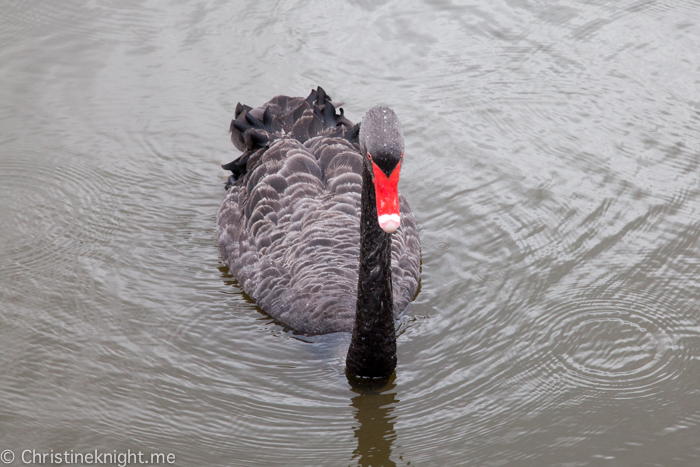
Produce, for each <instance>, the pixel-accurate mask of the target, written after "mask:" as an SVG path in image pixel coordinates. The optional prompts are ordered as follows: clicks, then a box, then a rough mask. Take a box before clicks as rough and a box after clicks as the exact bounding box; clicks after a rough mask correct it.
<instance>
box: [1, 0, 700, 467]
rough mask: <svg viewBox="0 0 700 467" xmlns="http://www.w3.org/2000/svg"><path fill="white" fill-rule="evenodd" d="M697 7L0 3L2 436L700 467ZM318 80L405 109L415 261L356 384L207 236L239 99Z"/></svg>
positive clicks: (433, 460)
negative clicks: (379, 345) (374, 384)
mask: <svg viewBox="0 0 700 467" xmlns="http://www.w3.org/2000/svg"><path fill="white" fill-rule="evenodd" d="M699 24H700V3H698V2H697V1H691V0H674V1H670V0H658V1H655V0H641V1H640V0H614V1H609V0H605V1H603V0H585V1H584V0H576V1H575V0H558V1H557V0H554V1H541V0H502V1H486V0H471V1H468V0H407V1H383V2H382V1H378V2H370V1H365V0H357V1H346V2H344V1H340V0H330V1H323V2H321V1H311V2H300V1H287V2H266V1H260V2H242V1H239V2H228V1H196V2H195V1H193V2H186V1H177V0H127V1H114V0H84V1H79V0H76V1H61V2H57V1H46V0H44V1H38V0H23V1H21V2H19V1H14V2H13V1H2V2H0V451H2V454H0V460H1V461H3V462H5V461H11V462H10V463H9V465H27V464H28V463H27V462H25V461H27V460H28V461H30V462H29V463H31V462H35V464H36V465H38V463H36V462H37V461H36V460H32V458H29V457H27V456H29V455H32V454H33V453H34V452H36V453H50V452H51V451H53V452H54V453H58V452H65V451H67V452H68V453H71V452H73V453H74V454H75V453H89V452H93V451H95V450H97V451H100V452H109V453H112V452H114V453H122V452H128V451H131V452H136V451H142V452H144V453H147V454H151V453H170V454H173V455H174V459H175V465H179V466H202V465H212V466H214V465H216V466H272V465H280V466H281V465H284V466H289V465H299V466H407V465H410V466H462V465H465V466H503V465H514V466H562V467H564V466H566V467H574V466H601V465H606V466H608V465H609V466H697V465H700V279H699V278H700V252H699V250H698V247H699V246H700V245H699V241H698V236H699V235H700V174H699V169H700V47H698V44H700V26H698V25H699ZM317 85H321V86H323V87H324V89H325V90H326V91H327V92H328V94H330V95H331V96H332V97H333V99H334V100H335V101H340V102H344V105H343V108H344V110H345V115H346V116H347V117H349V118H350V119H351V120H353V121H359V119H360V118H361V117H362V115H363V114H364V112H365V111H366V110H367V109H368V108H370V107H371V106H373V105H377V104H383V105H388V106H391V107H392V108H393V109H394V110H395V111H396V113H397V114H398V116H399V118H400V119H401V121H402V123H403V127H404V131H405V134H406V155H405V158H404V165H403V170H402V175H401V182H400V190H401V191H402V193H404V194H405V195H406V197H407V198H408V199H409V201H410V203H411V205H412V207H413V210H414V212H415V214H416V217H417V221H418V223H419V227H420V235H421V245H422V276H421V277H422V282H421V288H420V292H419V294H418V296H417V297H416V299H415V301H414V302H413V304H412V305H411V306H410V308H409V310H408V312H407V313H406V315H405V316H404V317H403V318H402V319H401V321H400V323H399V324H398V331H397V332H398V333H399V342H398V352H399V353H398V368H397V371H396V375H395V377H394V378H393V379H392V380H391V381H390V382H389V384H388V385H387V386H385V387H383V388H380V389H375V390H363V389H354V388H353V387H352V386H350V384H349V383H348V380H347V379H346V377H345V374H344V355H343V352H344V349H345V347H346V346H347V336H344V335H338V336H326V337H323V338H318V339H307V338H305V337H304V336H297V335H295V334H294V333H293V332H291V331H289V330H288V329H285V328H284V327H282V326H280V325H279V324H278V323H276V322H274V321H273V320H271V319H270V318H268V317H267V316H266V315H265V314H264V313H263V312H262V311H261V310H259V309H258V308H256V306H255V304H254V303H253V302H252V301H251V300H250V299H249V298H248V297H246V296H245V295H244V294H243V293H242V291H241V289H240V288H239V287H238V285H237V283H236V282H235V280H234V279H233V278H232V277H231V275H230V274H229V272H228V270H227V269H226V267H225V266H224V265H223V263H222V261H221V258H220V256H219V253H218V249H217V244H216V235H215V234H216V232H215V217H216V212H217V209H218V207H219V205H220V203H221V200H222V199H223V197H224V193H225V191H224V183H225V180H226V176H227V175H226V173H225V172H224V171H223V170H222V169H221V168H220V164H221V163H226V162H229V161H230V160H232V159H233V158H235V157H237V155H238V153H237V151H236V150H235V149H234V148H233V146H232V145H231V143H230V141H229V135H228V133H227V129H228V125H229V122H230V119H231V118H232V117H233V113H234V109H235V106H236V103H237V102H239V101H240V102H242V103H245V104H248V105H252V106H257V105H260V104H262V103H264V102H266V101H267V100H268V99H270V98H271V97H273V96H275V95H278V94H287V95H299V96H306V95H307V94H308V93H309V91H310V90H311V89H312V88H314V87H316V86H317ZM5 451H9V453H7V452H5ZM10 454H12V456H14V457H13V458H11V457H10ZM23 456H24V457H23ZM13 459H14V460H13ZM64 461H65V459H64ZM71 462H72V461H69V462H64V464H62V465H70V463H71ZM73 463H74V464H75V463H77V462H73ZM131 463H132V465H135V462H131Z"/></svg>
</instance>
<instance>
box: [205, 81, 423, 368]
mask: <svg viewBox="0 0 700 467" xmlns="http://www.w3.org/2000/svg"><path fill="white" fill-rule="evenodd" d="M339 112H340V113H339V114H338V113H336V107H335V106H334V105H333V103H332V101H331V98H330V97H329V96H328V95H327V94H326V93H325V92H324V90H323V89H322V88H321V87H319V88H318V89H317V90H313V91H311V94H310V95H309V96H308V97H307V98H306V99H304V98H303V97H288V96H277V97H275V98H274V99H272V100H270V101H269V102H268V103H266V104H264V105H263V106H262V107H258V108H255V109H253V108H251V107H248V106H244V105H241V104H240V103H239V104H238V105H237V107H236V111H235V118H234V120H233V121H232V122H231V127H230V131H231V140H232V141H233V144H234V145H235V146H236V147H237V148H238V149H240V150H241V151H243V154H242V155H241V156H240V157H239V158H238V159H236V160H235V161H233V162H231V163H229V164H226V165H223V166H222V167H223V168H224V169H226V170H230V171H231V172H232V175H231V176H230V177H229V183H228V186H229V187H230V188H229V189H228V192H227V194H226V197H225V199H224V201H223V203H222V204H221V208H220V209H219V213H218V216H217V236H218V240H219V249H220V251H221V256H222V257H223V260H224V262H225V263H226V265H227V266H228V268H229V270H230V271H231V273H232V274H233V276H234V277H235V278H236V279H237V280H238V282H239V283H240V285H241V286H242V288H243V290H244V291H245V292H246V293H247V294H248V295H249V296H250V297H252V298H253V299H254V300H255V302H256V303H257V304H258V305H259V306H260V307H261V308H262V309H263V310H264V311H265V312H266V313H267V314H269V315H270V316H272V317H273V318H275V319H277V320H279V321H281V322H282V323H284V324H285V325H287V326H289V327H290V328H292V329H294V330H296V331H298V332H301V333H304V334H309V335H314V334H325V333H331V332H339V331H346V332H352V339H351V343H350V348H349V349H348V354H347V359H346V371H347V372H348V373H349V374H350V375H353V376H357V377H362V378H383V377H387V376H389V375H391V374H392V373H393V372H394V369H395V368H396V333H395V327H394V320H395V319H396V318H397V317H398V316H399V315H400V314H401V313H402V312H403V311H404V310H405V309H406V308H407V307H408V305H409V303H410V302H411V300H412V299H413V297H414V295H415V293H416V290H417V288H418V280H419V274H420V243H419V239H418V229H417V227H416V221H415V218H414V216H413V213H412V212H411V208H410V207H409V205H408V202H407V201H406V199H405V198H404V197H403V196H402V195H400V194H399V193H398V189H397V184H398V181H399V172H400V170H401V161H402V158H403V151H404V139H403V131H402V129H401V124H400V123H399V120H398V118H397V117H396V115H395V114H394V112H393V111H392V110H391V109H389V108H387V107H374V108H372V109H370V110H369V111H368V112H367V114H366V115H365V116H364V118H363V119H362V123H361V124H357V125H353V124H352V122H350V121H349V120H348V119H347V118H345V117H344V115H343V109H340V111H339Z"/></svg>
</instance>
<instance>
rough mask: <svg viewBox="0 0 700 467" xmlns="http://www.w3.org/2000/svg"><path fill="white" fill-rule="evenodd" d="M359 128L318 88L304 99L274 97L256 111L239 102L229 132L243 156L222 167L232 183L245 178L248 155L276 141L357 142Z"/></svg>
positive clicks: (358, 125)
mask: <svg viewBox="0 0 700 467" xmlns="http://www.w3.org/2000/svg"><path fill="white" fill-rule="evenodd" d="M359 129H360V124H359V123H358V124H353V123H352V122H351V121H350V120H348V119H347V118H346V117H345V112H344V111H343V109H342V108H340V109H338V110H337V111H336V106H335V105H334V104H333V102H332V100H331V97H330V96H329V95H328V94H327V93H326V91H325V90H324V89H323V88H322V87H320V86H318V87H317V88H316V89H312V90H311V93H310V94H309V95H308V96H307V97H306V98H303V97H289V96H277V97H274V98H273V99H271V100H270V101H269V102H267V103H266V104H264V105H263V106H262V107H257V108H252V107H250V106H248V105H245V104H241V103H240V102H239V103H238V104H237V105H236V109H235V111H234V119H233V120H231V125H230V127H229V132H230V133H231V142H232V143H233V145H234V146H235V147H236V148H237V149H238V150H240V151H243V154H241V156H240V157H238V158H237V159H236V160H234V161H232V162H229V163H228V164H224V165H222V166H221V167H222V168H223V169H224V170H230V171H231V172H232V177H233V180H234V181H235V180H237V179H238V178H239V177H241V176H242V175H245V173H246V171H247V164H248V160H249V159H250V156H251V154H253V153H254V152H256V151H258V150H260V149H263V148H265V147H266V146H269V145H271V144H272V143H273V142H274V141H275V140H277V139H281V138H288V137H291V138H294V139H296V140H298V141H299V142H301V143H305V142H306V141H308V140H309V139H311V138H314V137H316V136H328V137H340V138H345V139H347V140H348V141H350V142H351V143H357V142H358V136H359Z"/></svg>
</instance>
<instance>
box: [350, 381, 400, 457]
mask: <svg viewBox="0 0 700 467" xmlns="http://www.w3.org/2000/svg"><path fill="white" fill-rule="evenodd" d="M354 386H355V387H354V388H353V389H352V391H353V392H354V393H357V395H356V396H354V397H353V398H352V399H351V405H352V406H353V407H354V408H355V409H356V410H355V419H356V420H357V421H358V424H357V425H356V426H355V438H357V449H355V451H354V452H353V455H352V458H353V460H355V459H357V460H358V465H360V466H362V467H369V466H372V467H378V466H382V467H384V466H390V467H395V466H396V463H394V462H393V461H392V460H391V451H392V445H393V443H394V440H395V439H396V432H395V431H394V419H395V418H396V416H395V415H392V412H393V411H394V409H395V408H396V404H397V403H398V402H399V401H398V399H396V391H395V388H396V385H395V384H394V375H392V376H391V378H390V379H389V381H388V382H387V383H386V384H385V385H383V386H382V387H379V388H372V387H366V386H365V387H362V386H358V385H354ZM358 458H359V459H358Z"/></svg>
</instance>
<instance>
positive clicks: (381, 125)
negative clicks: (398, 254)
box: [360, 106, 404, 233]
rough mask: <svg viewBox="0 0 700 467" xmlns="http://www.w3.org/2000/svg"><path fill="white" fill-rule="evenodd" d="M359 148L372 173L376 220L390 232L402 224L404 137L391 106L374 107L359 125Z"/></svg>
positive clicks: (383, 228)
mask: <svg viewBox="0 0 700 467" xmlns="http://www.w3.org/2000/svg"><path fill="white" fill-rule="evenodd" d="M360 151H362V154H363V156H364V162H365V165H366V166H367V168H368V169H369V172H370V173H371V174H372V181H373V182H374V190H375V195H376V199H377V222H379V226H380V227H381V228H382V230H384V231H385V232H387V233H393V232H395V231H396V230H397V229H398V228H399V226H400V225H401V213H400V211H399V191H398V184H399V173H400V172H401V160H402V159H403V151H404V139H403V130H402V128H401V122H399V119H398V117H397V116H396V114H395V113H394V111H393V110H391V109H390V108H388V107H382V106H377V107H372V108H371V109H369V111H367V113H366V114H365V116H364V118H363V119H362V124H361V125H360Z"/></svg>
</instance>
